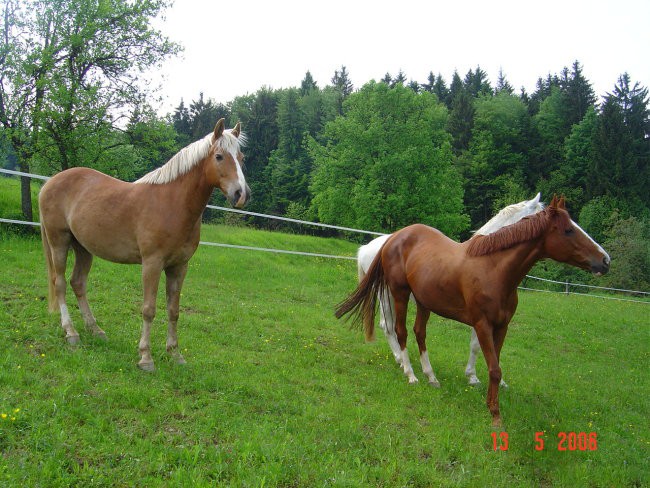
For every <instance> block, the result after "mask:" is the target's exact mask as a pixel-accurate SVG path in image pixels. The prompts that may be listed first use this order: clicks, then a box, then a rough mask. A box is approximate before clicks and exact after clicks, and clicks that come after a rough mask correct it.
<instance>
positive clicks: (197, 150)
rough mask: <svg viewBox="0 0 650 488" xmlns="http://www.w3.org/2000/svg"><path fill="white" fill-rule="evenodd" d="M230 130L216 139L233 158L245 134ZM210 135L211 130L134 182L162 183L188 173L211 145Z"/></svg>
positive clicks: (244, 141) (203, 156)
mask: <svg viewBox="0 0 650 488" xmlns="http://www.w3.org/2000/svg"><path fill="white" fill-rule="evenodd" d="M231 132H232V130H231V129H229V130H226V131H224V132H223V134H222V135H221V137H220V138H219V139H218V140H217V147H220V148H221V149H223V150H224V151H227V152H229V153H230V154H232V155H233V157H234V158H235V159H237V153H238V152H239V150H240V147H241V146H243V145H244V144H245V143H246V136H245V135H244V134H239V137H235V136H234V135H232V134H231ZM212 135H213V134H212V132H211V133H210V134H208V135H207V136H205V137H204V138H202V139H199V140H198V141H196V142H193V143H192V144H190V145H189V146H186V147H184V148H183V149H181V150H180V151H178V153H176V154H175V155H174V156H172V158H171V159H170V160H169V161H167V162H166V163H165V164H163V165H162V166H161V167H160V168H156V169H154V170H153V171H151V172H150V173H147V174H146V175H144V176H143V177H142V178H140V179H139V180H136V181H135V182H134V183H136V184H142V183H148V184H151V185H163V184H165V183H170V182H172V181H174V180H175V179H177V178H178V177H180V176H182V175H184V174H186V173H188V172H189V171H190V170H191V169H192V168H193V167H194V166H196V165H197V164H198V163H199V161H201V160H202V159H203V158H205V157H206V156H207V155H208V153H209V152H210V147H211V146H212Z"/></svg>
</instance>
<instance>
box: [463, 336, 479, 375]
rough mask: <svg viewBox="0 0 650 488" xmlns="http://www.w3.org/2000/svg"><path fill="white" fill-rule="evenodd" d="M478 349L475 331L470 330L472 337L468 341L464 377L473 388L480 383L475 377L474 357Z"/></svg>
mask: <svg viewBox="0 0 650 488" xmlns="http://www.w3.org/2000/svg"><path fill="white" fill-rule="evenodd" d="M480 349H481V345H480V344H479V342H478V336H477V335H476V330H474V328H472V335H471V337H470V339H469V359H468V360H467V367H466V368H465V376H466V377H467V381H468V383H469V384H470V385H471V386H475V385H478V384H480V383H481V381H480V380H479V379H478V377H477V376H476V356H477V354H478V352H479V351H480Z"/></svg>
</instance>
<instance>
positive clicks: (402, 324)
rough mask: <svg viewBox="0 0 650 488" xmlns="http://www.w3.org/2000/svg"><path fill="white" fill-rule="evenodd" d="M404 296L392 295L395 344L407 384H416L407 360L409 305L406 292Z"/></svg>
mask: <svg viewBox="0 0 650 488" xmlns="http://www.w3.org/2000/svg"><path fill="white" fill-rule="evenodd" d="M403 295H404V296H398V295H396V294H395V293H393V297H394V298H395V333H396V334H397V342H398V343H399V347H400V354H401V356H402V369H403V370H404V374H405V375H406V377H407V378H408V380H409V383H417V382H418V379H417V378H416V377H415V373H414V372H413V367H412V366H411V360H410V359H409V353H408V349H407V348H406V337H407V334H408V333H407V331H406V312H407V308H408V303H409V292H408V291H407V292H406V294H403Z"/></svg>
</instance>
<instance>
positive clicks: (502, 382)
mask: <svg viewBox="0 0 650 488" xmlns="http://www.w3.org/2000/svg"><path fill="white" fill-rule="evenodd" d="M499 384H500V386H501V388H505V389H506V390H507V389H508V383H506V382H505V381H503V380H501V383H499Z"/></svg>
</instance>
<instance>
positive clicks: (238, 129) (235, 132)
mask: <svg viewBox="0 0 650 488" xmlns="http://www.w3.org/2000/svg"><path fill="white" fill-rule="evenodd" d="M230 133H231V134H232V135H233V136H235V137H239V134H241V126H240V125H239V122H237V125H235V127H234V129H233V130H232V131H230Z"/></svg>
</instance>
